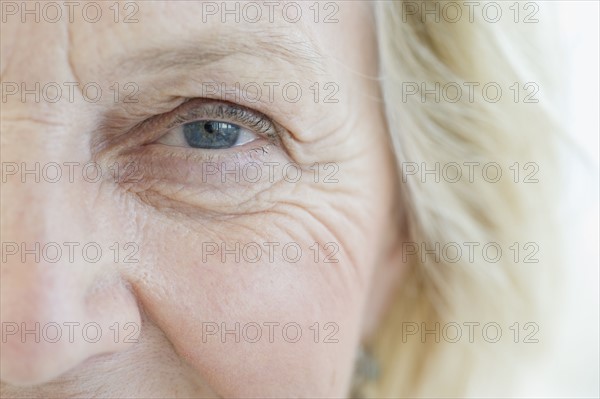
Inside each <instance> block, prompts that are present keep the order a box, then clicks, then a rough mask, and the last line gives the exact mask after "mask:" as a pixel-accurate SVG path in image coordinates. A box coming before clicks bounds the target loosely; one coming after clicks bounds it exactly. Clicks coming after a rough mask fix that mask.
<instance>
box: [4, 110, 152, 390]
mask: <svg viewBox="0 0 600 399" xmlns="http://www.w3.org/2000/svg"><path fill="white" fill-rule="evenodd" d="M3 127H4V128H5V129H3V131H2V138H3V139H4V140H3V141H4V143H6V144H7V146H8V148H10V149H11V151H10V152H4V151H3V154H2V155H3V167H9V169H10V171H11V174H10V175H7V174H6V173H4V172H5V171H4V170H3V176H2V182H1V183H0V184H1V186H2V187H1V193H2V201H1V202H0V205H1V206H0V207H1V217H0V225H1V226H0V231H1V237H2V262H1V265H0V322H1V330H2V340H1V342H0V378H1V379H2V381H4V382H6V383H9V384H13V385H32V384H39V383H43V382H47V381H50V380H52V379H54V378H56V377H58V376H60V375H61V374H63V373H65V372H67V371H69V370H70V369H72V368H74V367H76V366H78V365H79V364H82V363H84V362H85V361H86V360H87V359H90V358H92V357H95V356H97V355H101V354H109V353H114V352H118V351H122V350H125V349H126V348H127V347H128V346H129V345H132V344H134V343H135V341H136V338H137V336H138V335H139V332H140V323H141V321H140V314H139V310H138V306H137V303H136V299H135V297H134V295H133V294H132V292H131V290H130V289H129V287H128V285H127V283H126V282H125V281H124V280H123V279H122V278H121V277H120V274H119V269H120V266H119V262H120V261H122V258H123V256H122V255H120V256H119V258H115V254H116V252H115V251H119V250H121V251H123V245H122V244H121V243H119V242H116V241H117V240H115V239H114V238H115V237H116V235H113V234H112V230H111V229H107V227H105V226H107V225H108V223H107V222H106V220H103V221H102V222H100V221H99V220H98V219H99V218H98V217H96V216H95V215H98V214H102V215H103V216H104V217H105V218H108V219H110V216H107V215H108V213H107V212H106V211H103V207H102V206H101V205H99V203H103V202H104V201H102V194H101V191H102V189H101V187H97V186H98V184H100V183H98V184H91V183H87V182H85V181H81V179H78V178H75V179H73V182H71V181H70V180H69V179H68V178H66V177H65V176H63V178H62V179H61V181H59V182H55V178H54V177H55V176H56V175H55V174H53V175H52V176H53V177H52V181H48V180H47V178H48V176H44V175H43V172H42V168H43V167H44V165H48V164H49V162H48V161H47V155H48V152H49V151H50V152H52V151H51V150H48V148H49V147H44V151H41V152H39V151H36V150H34V149H31V147H29V148H30V151H22V150H23V149H22V148H20V144H19V143H22V142H24V141H25V140H23V139H22V138H24V137H28V140H26V141H27V142H30V141H31V140H30V139H33V141H34V142H35V138H36V137H37V136H38V134H40V133H39V132H44V133H45V134H46V135H47V136H53V135H54V133H55V132H54V130H59V128H55V129H54V130H53V129H50V128H48V127H47V126H40V124H39V123H37V122H34V123H32V124H28V125H27V126H25V125H24V122H18V123H14V124H11V123H4V124H3ZM53 132H54V133H53ZM64 134H68V132H64ZM57 137H58V136H57ZM68 147H69V146H65V147H64V148H68ZM40 153H44V154H46V155H38V154H40ZM5 155H6V156H5ZM36 155H37V157H36ZM54 155H55V156H57V153H55V154H54ZM79 156H81V155H79ZM62 157H63V159H68V157H67V155H66V154H65V153H63V154H62ZM83 157H85V155H83ZM72 159H73V158H71V160H72ZM36 164H38V165H39V167H36V166H35V165H36ZM56 164H59V165H60V164H61V163H60V162H58V163H56ZM63 164H64V162H63ZM15 165H16V167H17V168H18V169H20V170H21V172H22V171H23V169H25V170H28V173H26V174H23V173H14V168H15ZM36 168H37V170H39V172H37V171H36ZM38 173H39V174H40V175H37V174H38ZM75 176H77V175H75ZM96 201H98V202H96ZM105 207H106V206H105ZM118 233H119V232H118V231H116V232H115V234H118Z"/></svg>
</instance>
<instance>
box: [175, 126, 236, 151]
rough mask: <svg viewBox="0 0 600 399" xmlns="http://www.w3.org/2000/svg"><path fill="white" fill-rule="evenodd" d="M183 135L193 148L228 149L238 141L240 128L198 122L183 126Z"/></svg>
mask: <svg viewBox="0 0 600 399" xmlns="http://www.w3.org/2000/svg"><path fill="white" fill-rule="evenodd" d="M183 133H184V135H185V139H186V141H187V143H188V145H189V146H190V147H193V148H206V149H220V148H230V147H232V146H234V145H235V143H236V142H237V140H238V137H239V135H240V127H239V126H237V125H234V124H232V123H227V122H220V121H198V122H191V123H186V124H185V125H183Z"/></svg>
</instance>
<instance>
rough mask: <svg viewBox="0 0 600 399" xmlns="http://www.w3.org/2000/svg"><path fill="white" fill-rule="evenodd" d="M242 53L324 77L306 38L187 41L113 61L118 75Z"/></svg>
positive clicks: (270, 35)
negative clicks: (282, 62)
mask: <svg viewBox="0 0 600 399" xmlns="http://www.w3.org/2000/svg"><path fill="white" fill-rule="evenodd" d="M239 54H244V55H248V56H252V57H257V56H261V57H264V58H267V59H268V58H274V59H277V60H280V61H284V62H285V63H287V64H289V65H290V66H291V67H293V68H294V69H296V70H300V71H305V72H308V73H310V74H313V75H326V74H327V70H326V67H325V57H324V56H323V55H322V53H321V52H320V50H319V49H318V48H317V46H316V45H315V44H314V42H313V41H312V40H310V39H309V38H308V37H305V38H300V37H298V36H296V37H294V38H292V37H291V36H290V35H285V34H276V33H274V32H255V33H248V34H247V35H244V36H240V34H239V33H238V34H236V35H231V36H226V37H219V38H218V39H217V40H212V39H211V38H208V39H203V40H201V41H194V40H189V41H186V42H183V43H179V44H177V45H176V46H170V47H168V48H167V47H165V48H162V47H159V46H157V47H153V48H146V49H143V50H140V51H138V52H136V53H133V54H127V55H126V56H123V57H122V58H120V59H118V60H117V62H116V65H117V68H119V71H120V73H125V74H130V73H133V72H135V73H139V72H161V71H165V70H168V69H171V68H173V67H175V66H180V65H181V66H186V67H188V66H195V67H205V66H207V65H210V64H212V63H214V62H217V61H220V60H222V59H224V58H227V57H229V56H232V55H239Z"/></svg>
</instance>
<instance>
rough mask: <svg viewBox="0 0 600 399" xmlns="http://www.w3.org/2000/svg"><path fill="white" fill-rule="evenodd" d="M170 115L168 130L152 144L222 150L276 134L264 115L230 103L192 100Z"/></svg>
mask: <svg viewBox="0 0 600 399" xmlns="http://www.w3.org/2000/svg"><path fill="white" fill-rule="evenodd" d="M172 115H173V119H172V122H171V124H170V126H169V128H170V129H169V130H167V131H166V132H165V133H164V134H163V135H162V136H161V137H160V139H158V140H157V141H156V143H158V144H164V145H169V146H174V147H186V148H197V149H204V150H222V149H227V148H232V147H238V146H242V145H244V144H247V143H250V142H253V141H255V140H259V139H261V138H269V139H273V138H274V137H275V136H276V135H277V129H276V127H275V125H274V124H273V122H271V120H270V119H269V118H267V117H266V116H265V115H263V114H261V113H259V112H256V111H253V110H251V109H249V108H245V107H241V106H238V105H235V104H231V103H222V102H210V101H192V102H190V103H188V104H186V105H185V106H183V107H182V108H181V109H177V110H174V111H173V113H172Z"/></svg>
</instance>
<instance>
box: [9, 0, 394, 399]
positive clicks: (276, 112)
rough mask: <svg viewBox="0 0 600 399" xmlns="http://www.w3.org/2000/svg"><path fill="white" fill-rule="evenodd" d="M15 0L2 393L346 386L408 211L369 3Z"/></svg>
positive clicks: (307, 392) (153, 393)
mask: <svg viewBox="0 0 600 399" xmlns="http://www.w3.org/2000/svg"><path fill="white" fill-rule="evenodd" d="M6 3H7V2H3V5H2V7H3V8H6V9H4V10H3V18H5V19H6V21H3V23H2V42H1V45H2V48H1V52H2V58H1V73H2V86H3V87H2V96H3V98H2V113H1V117H2V125H1V139H2V147H1V149H2V154H1V155H2V164H3V165H2V167H3V169H2V202H1V204H2V218H1V219H2V231H1V232H2V270H1V271H2V276H1V277H2V287H1V288H2V290H1V299H2V301H1V306H2V308H1V316H2V342H1V345H2V347H1V349H2V352H1V355H2V356H1V360H2V364H1V378H2V396H3V397H10V396H13V395H15V396H18V395H26V396H35V395H40V396H68V395H76V396H83V397H86V396H94V395H98V396H100V397H106V396H115V397H175V396H177V397H193V396H212V395H220V396H227V397H230V396H252V397H261V396H289V395H291V396H324V395H333V396H341V395H344V394H345V392H346V391H347V389H348V386H349V384H350V379H351V376H352V370H353V366H354V358H355V355H356V348H357V346H358V344H359V342H360V340H361V337H364V336H365V335H366V334H368V329H369V328H370V327H369V325H370V324H372V323H374V322H376V321H369V320H370V319H373V320H375V319H377V317H372V316H373V315H374V314H375V315H376V314H378V313H379V310H380V309H381V308H383V305H382V303H384V302H385V300H382V299H381V298H383V297H386V296H387V295H386V294H385V291H386V288H385V285H381V286H378V288H377V289H376V290H375V294H373V293H372V291H371V290H372V289H373V284H374V281H375V279H377V278H381V277H377V276H388V274H387V273H388V272H386V271H381V270H382V269H385V267H386V264H388V263H389V262H388V261H389V257H390V256H391V255H389V253H390V250H389V248H390V247H392V246H391V245H390V244H391V242H392V240H393V238H394V237H395V227H394V226H395V225H396V218H395V216H394V215H395V211H394V208H395V195H394V193H395V191H396V189H397V185H396V182H395V175H394V172H393V171H394V167H393V158H392V155H391V150H390V147H389V144H388V141H387V138H386V134H387V133H386V130H385V122H384V119H383V115H382V113H383V111H382V104H381V99H380V96H379V91H378V88H377V85H378V82H377V80H376V77H377V60H376V57H377V54H376V50H375V49H376V42H375V38H374V26H373V20H372V16H371V13H370V10H369V7H368V5H367V4H361V3H356V2H347V3H346V2H340V3H331V2H330V3H313V2H306V3H292V4H291V5H288V3H286V2H271V3H269V2H267V4H265V3H263V2H257V3H253V5H252V6H247V5H246V3H239V4H238V3H237V2H236V3H234V2H229V3H222V2H201V1H193V2H188V1H186V2H167V1H162V2H137V3H134V2H129V3H119V4H116V3H114V2H106V3H104V2H102V3H100V2H96V3H94V2H91V3H90V4H91V5H89V6H87V8H86V5H87V4H88V3H86V2H81V3H79V5H78V6H73V8H72V9H70V8H69V7H67V6H65V5H64V4H63V3H60V2H59V3H55V4H58V5H59V7H60V8H61V10H62V15H61V16H60V17H59V19H58V20H56V21H54V22H53V20H54V19H55V17H56V18H58V17H57V14H56V10H55V9H52V8H50V7H46V6H45V3H39V4H38V5H37V6H36V7H38V8H39V10H38V11H37V12H38V18H39V22H36V21H35V15H34V14H31V13H30V14H27V13H26V12H25V11H24V10H23V9H21V7H25V6H24V5H23V3H18V2H16V3H12V4H13V8H7V7H6ZM9 3H10V2H9ZM30 4H34V2H31V3H30ZM298 4H300V7H297V6H298ZM99 5H101V7H100V10H101V13H102V14H101V17H98V15H99V14H97V12H98V7H99ZM14 7H16V8H14ZM225 8H226V9H227V10H230V13H227V12H226V9H225ZM29 9H30V10H34V11H33V12H32V13H35V12H36V11H35V10H36V9H35V7H34V5H30V6H29ZM258 13H260V14H258ZM257 15H260V18H259V19H258V20H257ZM70 19H71V20H72V21H71V20H70ZM236 19H237V21H236ZM94 20H96V22H93V21H94ZM23 21H24V22H23ZM223 21H225V22H223ZM294 21H296V22H294ZM388 267H389V266H388ZM383 279H384V280H389V279H388V278H387V277H384V278H383Z"/></svg>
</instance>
